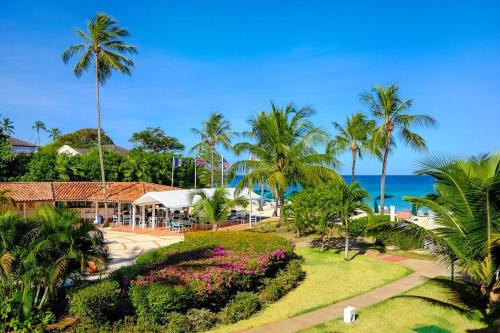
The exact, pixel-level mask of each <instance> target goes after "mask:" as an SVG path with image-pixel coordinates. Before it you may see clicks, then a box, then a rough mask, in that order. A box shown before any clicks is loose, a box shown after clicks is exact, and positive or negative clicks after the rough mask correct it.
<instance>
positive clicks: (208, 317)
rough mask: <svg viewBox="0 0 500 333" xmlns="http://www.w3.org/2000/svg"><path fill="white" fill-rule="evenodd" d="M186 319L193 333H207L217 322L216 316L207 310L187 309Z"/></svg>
mask: <svg viewBox="0 0 500 333" xmlns="http://www.w3.org/2000/svg"><path fill="white" fill-rule="evenodd" d="M186 318H187V320H188V322H189V324H190V326H191V330H192V331H193V332H204V331H208V330H210V329H211V328H212V327H213V326H214V325H215V323H216V321H217V315H216V314H215V313H213V312H212V311H210V310H208V309H189V311H188V312H187V313H186Z"/></svg>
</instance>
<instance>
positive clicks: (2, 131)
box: [0, 117, 14, 136]
mask: <svg viewBox="0 0 500 333" xmlns="http://www.w3.org/2000/svg"><path fill="white" fill-rule="evenodd" d="M12 134H14V123H13V122H12V120H10V119H9V118H5V117H4V118H2V122H1V123H0V135H5V136H11V135H12Z"/></svg>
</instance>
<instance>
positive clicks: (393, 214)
mask: <svg viewBox="0 0 500 333" xmlns="http://www.w3.org/2000/svg"><path fill="white" fill-rule="evenodd" d="M389 212H390V214H391V222H394V221H396V206H389Z"/></svg>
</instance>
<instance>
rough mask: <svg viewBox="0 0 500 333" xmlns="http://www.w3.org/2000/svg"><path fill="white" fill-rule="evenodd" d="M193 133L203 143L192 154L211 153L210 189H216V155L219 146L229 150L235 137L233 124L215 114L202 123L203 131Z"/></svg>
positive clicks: (194, 130)
mask: <svg viewBox="0 0 500 333" xmlns="http://www.w3.org/2000/svg"><path fill="white" fill-rule="evenodd" d="M191 131H192V132H193V133H194V134H196V135H198V136H199V137H200V139H201V141H200V142H199V143H198V144H196V145H195V146H194V147H193V148H191V152H202V151H204V150H208V151H209V152H210V187H212V188H213V187H214V171H215V169H216V165H215V155H216V154H217V146H218V145H222V146H223V147H224V148H226V149H229V148H230V146H231V138H232V137H233V136H234V135H235V133H234V132H231V124H230V123H229V121H228V120H226V119H225V118H224V116H223V115H222V114H220V113H217V112H214V113H211V114H210V115H209V116H208V119H207V120H205V121H204V122H203V123H202V128H201V129H196V128H192V129H191Z"/></svg>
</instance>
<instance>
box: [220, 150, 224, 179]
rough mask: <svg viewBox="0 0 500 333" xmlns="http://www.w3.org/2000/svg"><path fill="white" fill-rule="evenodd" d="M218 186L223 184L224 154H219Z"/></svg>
mask: <svg viewBox="0 0 500 333" xmlns="http://www.w3.org/2000/svg"><path fill="white" fill-rule="evenodd" d="M220 169H221V170H220V186H221V187H222V186H224V156H223V155H220Z"/></svg>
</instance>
